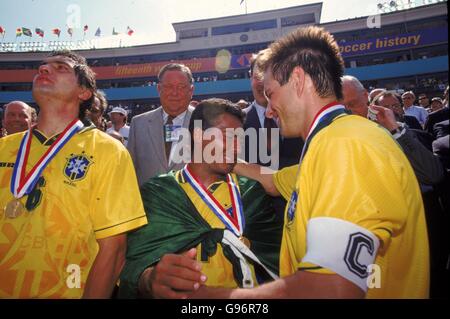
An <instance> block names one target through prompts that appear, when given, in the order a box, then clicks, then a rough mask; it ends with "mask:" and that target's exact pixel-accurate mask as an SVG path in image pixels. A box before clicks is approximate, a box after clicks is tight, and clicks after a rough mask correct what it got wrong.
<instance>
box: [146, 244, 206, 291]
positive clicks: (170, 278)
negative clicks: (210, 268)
mask: <svg viewBox="0 0 450 319" xmlns="http://www.w3.org/2000/svg"><path fill="white" fill-rule="evenodd" d="M195 256H196V249H195V248H192V249H190V250H189V251H187V252H186V253H184V254H167V255H164V256H163V257H162V258H161V260H160V261H159V262H158V263H157V264H156V266H154V267H149V268H147V269H146V270H144V272H143V273H142V274H141V276H140V278H139V285H138V290H139V294H140V296H141V297H144V298H170V299H185V298H187V296H188V295H187V294H188V293H189V292H193V291H195V290H197V289H198V288H199V287H200V285H201V283H204V282H205V281H206V277H205V276H204V275H202V274H201V272H200V270H201V264H200V263H198V262H197V261H195Z"/></svg>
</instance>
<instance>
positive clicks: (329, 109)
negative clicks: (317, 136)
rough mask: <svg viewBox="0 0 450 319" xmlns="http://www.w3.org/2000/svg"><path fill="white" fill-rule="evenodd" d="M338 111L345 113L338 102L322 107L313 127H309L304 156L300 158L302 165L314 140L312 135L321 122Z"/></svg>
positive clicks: (313, 122) (312, 124) (303, 151)
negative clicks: (311, 141)
mask: <svg viewBox="0 0 450 319" xmlns="http://www.w3.org/2000/svg"><path fill="white" fill-rule="evenodd" d="M338 110H340V111H342V113H344V112H345V107H344V106H343V105H341V104H339V103H338V102H332V103H329V104H327V105H325V106H324V107H322V108H321V109H320V110H319V112H317V114H316V116H315V117H314V119H313V121H312V123H311V126H310V127H309V131H308V135H307V136H306V139H305V144H304V145H303V150H302V155H301V156H300V163H301V162H302V159H303V157H304V156H305V153H306V150H307V149H308V146H309V143H310V140H311V138H312V134H313V132H314V130H315V129H316V127H317V126H318V125H319V124H320V122H322V121H323V120H325V119H326V118H327V116H328V115H329V114H330V113H333V112H335V111H338ZM338 113H339V112H338ZM315 133H317V132H315Z"/></svg>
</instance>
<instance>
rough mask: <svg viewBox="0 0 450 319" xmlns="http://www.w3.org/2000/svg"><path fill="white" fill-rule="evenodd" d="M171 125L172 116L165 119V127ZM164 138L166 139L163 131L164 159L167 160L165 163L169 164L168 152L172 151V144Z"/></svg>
mask: <svg viewBox="0 0 450 319" xmlns="http://www.w3.org/2000/svg"><path fill="white" fill-rule="evenodd" d="M172 124H173V116H172V115H169V116H168V117H167V121H166V125H172ZM166 138H167V136H166V131H165V130H164V140H165V142H166V144H165V147H166V158H167V163H169V159H170V150H171V149H172V142H171V141H167V140H166Z"/></svg>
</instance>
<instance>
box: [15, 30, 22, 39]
mask: <svg viewBox="0 0 450 319" xmlns="http://www.w3.org/2000/svg"><path fill="white" fill-rule="evenodd" d="M21 36H22V28H17V29H16V37H21Z"/></svg>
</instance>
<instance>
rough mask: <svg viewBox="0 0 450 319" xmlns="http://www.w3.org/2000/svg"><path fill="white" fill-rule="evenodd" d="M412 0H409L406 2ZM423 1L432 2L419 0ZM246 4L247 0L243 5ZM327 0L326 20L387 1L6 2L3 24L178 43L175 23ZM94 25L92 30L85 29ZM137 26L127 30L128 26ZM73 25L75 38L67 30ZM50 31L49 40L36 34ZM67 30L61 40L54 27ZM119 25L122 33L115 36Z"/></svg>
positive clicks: (11, 37) (1, 6) (11, 31)
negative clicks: (59, 32) (127, 32)
mask: <svg viewBox="0 0 450 319" xmlns="http://www.w3.org/2000/svg"><path fill="white" fill-rule="evenodd" d="M402 1H407V0H402ZM413 1H416V2H417V3H418V4H422V3H423V2H424V1H425V2H426V0H413ZM241 2H242V3H241ZM317 2H322V3H323V5H322V16H321V22H329V21H335V20H344V19H348V18H354V17H360V16H367V15H371V14H376V13H377V12H378V11H377V4H378V3H380V2H386V1H384V0H323V1H320V0H246V1H241V0H191V1H186V0H120V1H111V0H0V26H1V27H2V28H3V29H4V30H6V33H5V35H4V37H3V38H2V37H1V36H0V41H3V42H14V41H17V42H24V41H54V40H61V41H70V40H73V41H77V40H83V39H85V40H91V39H97V40H99V38H96V37H95V36H94V34H95V32H96V30H97V28H100V30H101V39H102V40H103V41H110V42H111V43H113V42H114V43H115V42H117V40H118V39H122V40H123V41H125V42H128V44H146V43H162V42H172V41H175V32H174V30H173V27H172V23H174V22H182V21H192V20H199V19H207V18H217V17H224V16H230V15H240V14H245V13H246V10H247V13H254V12H260V11H267V10H273V9H280V8H286V7H292V6H298V5H304V4H310V3H317ZM85 25H88V28H89V29H88V31H87V32H86V34H84V32H83V27H84V26H85ZM128 26H129V27H130V28H131V29H133V30H134V33H133V35H132V36H128V35H127V34H126V30H127V27H128ZM19 27H25V28H29V29H30V30H31V31H32V33H33V37H32V38H29V37H26V36H23V35H22V36H21V37H16V32H15V30H16V29H17V28H19ZM68 27H73V28H74V32H73V37H72V38H71V37H70V36H69V34H68V33H67V29H68ZM35 28H41V29H43V30H44V32H45V35H44V38H43V39H41V38H40V37H38V36H37V35H36V34H35ZM54 28H59V29H61V35H60V38H59V39H58V37H57V36H56V35H54V34H52V31H51V30H52V29H54ZM113 28H114V29H115V31H116V32H118V33H120V34H119V35H116V36H112V31H113Z"/></svg>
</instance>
